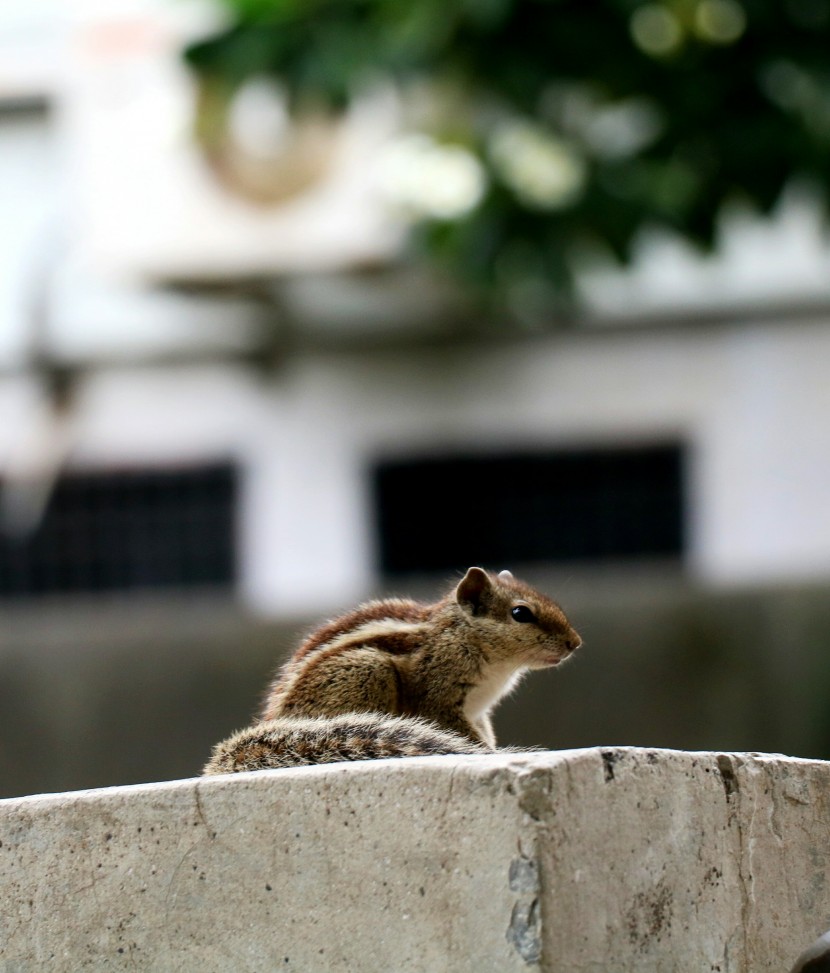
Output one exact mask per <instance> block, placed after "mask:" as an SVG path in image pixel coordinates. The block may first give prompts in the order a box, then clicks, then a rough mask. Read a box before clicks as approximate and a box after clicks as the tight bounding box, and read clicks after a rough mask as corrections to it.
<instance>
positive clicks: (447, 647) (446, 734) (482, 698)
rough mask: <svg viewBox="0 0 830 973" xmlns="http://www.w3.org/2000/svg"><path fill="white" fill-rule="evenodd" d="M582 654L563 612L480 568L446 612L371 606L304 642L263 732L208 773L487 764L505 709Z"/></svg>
mask: <svg viewBox="0 0 830 973" xmlns="http://www.w3.org/2000/svg"><path fill="white" fill-rule="evenodd" d="M581 644H582V639H581V638H580V637H579V635H578V634H577V632H576V631H575V630H574V629H573V628H572V626H571V624H570V623H569V622H568V619H567V618H566V617H565V614H564V612H563V611H562V609H561V608H560V607H559V606H558V605H557V604H556V603H555V602H553V601H551V600H550V599H549V598H547V597H545V595H543V594H541V593H540V592H538V591H536V590H535V589H534V588H531V587H530V586H529V585H527V584H524V583H523V582H521V581H518V580H517V579H515V578H514V577H513V575H512V574H511V573H510V572H509V571H502V572H501V573H500V574H498V575H493V574H489V573H488V572H487V571H484V570H483V569H482V568H475V567H474V568H470V569H469V571H467V573H466V574H465V575H464V577H463V578H462V580H461V581H460V582H459V583H458V585H457V586H456V587H455V588H454V590H452V591H450V592H449V593H448V594H447V595H446V596H445V597H444V598H442V599H441V600H440V601H438V602H436V603H434V604H424V603H422V602H417V601H410V600H407V599H400V598H392V599H387V600H384V601H370V602H368V603H366V604H364V605H361V606H360V607H358V608H356V609H355V610H354V611H351V612H349V613H347V614H345V615H343V616H342V617H340V618H337V619H334V620H333V621H331V622H329V623H328V624H326V625H323V626H322V628H320V629H318V630H316V631H314V632H312V633H311V634H310V635H309V636H308V637H307V638H306V639H305V641H304V642H302V643H301V645H300V647H299V648H298V649H297V651H296V652H295V653H294V655H293V656H292V657H291V658H290V659H289V660H288V662H287V663H286V664H285V665H284V666H283V667H282V669H281V670H280V672H279V673H278V674H277V676H276V678H275V679H274V681H273V682H272V684H271V686H270V688H269V690H268V693H267V696H266V698H265V703H264V706H263V708H262V712H261V715H260V720H259V722H257V723H255V724H254V725H253V726H251V727H249V728H248V729H246V730H241V731H240V732H239V733H236V734H234V735H233V736H232V737H230V738H229V739H227V740H225V741H223V742H221V743H219V744H217V746H216V747H215V748H214V751H213V756H212V758H211V760H210V761H209V762H208V764H207V765H206V767H205V768H204V773H205V774H224V773H231V772H234V771H243V770H262V769H265V768H268V767H291V766H297V765H300V764H318V763H331V762H335V761H340V760H367V759H372V758H378V757H396V756H418V755H426V754H442V753H443V754H445V753H487V752H489V751H492V750H494V749H495V747H496V738H495V735H494V733H493V727H492V723H491V721H490V712H491V711H492V709H493V708H494V707H495V705H496V703H497V702H498V701H499V700H500V699H501V698H502V697H503V696H505V695H506V694H507V693H509V692H510V691H511V690H512V689H513V688H514V687H515V686H516V685H517V683H518V681H519V679H520V678H521V676H522V675H523V673H524V672H526V671H527V670H529V669H544V668H547V667H549V666H555V665H558V664H559V663H560V662H562V661H563V660H564V659H566V658H567V657H568V656H569V655H570V654H571V653H572V652H574V651H575V650H576V649H577V648H579V646H580V645H581Z"/></svg>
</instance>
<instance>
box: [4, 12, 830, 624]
mask: <svg viewBox="0 0 830 973" xmlns="http://www.w3.org/2000/svg"><path fill="white" fill-rule="evenodd" d="M30 6H31V7H32V9H34V8H35V7H36V6H37V5H36V4H32V5H30ZM47 6H48V5H47ZM174 6H175V5H174ZM44 9H45V8H44ZM78 11H80V13H78ZM76 15H77V16H76V19H75V20H73V21H72V22H71V23H69V22H67V24H66V25H65V30H66V33H65V35H64V37H63V40H62V41H58V40H56V39H55V37H54V35H53V34H52V35H50V38H49V44H50V45H52V46H51V47H50V48H49V50H50V51H51V50H54V49H59V50H61V51H64V53H65V52H66V50H68V49H69V45H70V39H71V40H72V45H73V46H72V48H71V51H72V53H71V57H70V56H69V55H67V57H66V74H65V75H64V74H61V75H60V76H59V77H61V78H64V81H63V82H62V81H60V80H58V81H56V80H55V76H54V74H49V78H48V80H43V79H41V80H39V81H36V82H32V83H31V85H30V87H29V88H27V89H26V92H25V94H26V96H27V97H28V96H30V95H32V94H38V93H39V94H41V95H43V96H44V97H47V98H48V99H49V100H50V101H51V102H53V103H54V104H55V105H56V107H57V112H56V115H54V116H53V115H48V114H45V113H41V112H37V111H34V112H32V111H29V112H11V111H8V112H6V113H5V114H3V115H0V211H2V212H3V214H4V218H3V221H2V224H0V255H2V256H3V261H2V266H3V273H2V276H0V369H2V370H3V371H2V372H0V478H2V477H3V476H4V475H6V474H7V473H8V472H9V470H11V469H13V468H15V464H19V463H20V462H21V456H22V457H23V460H22V461H23V462H24V463H25V460H26V450H27V449H28V448H29V443H30V437H31V435H32V433H31V428H32V424H33V423H35V422H36V421H38V420H37V404H38V402H39V401H41V399H42V389H41V385H40V379H39V377H38V374H37V373H34V372H33V371H32V370H31V367H30V366H31V364H32V356H31V351H32V347H31V346H32V340H33V335H34V334H35V333H36V332H35V331H33V321H34V320H35V319H38V315H39V316H40V317H39V320H40V328H41V331H40V332H39V337H38V341H39V345H38V348H39V350H40V353H43V352H46V353H48V355H49V356H51V357H52V359H53V360H55V361H58V362H62V363H69V364H70V365H72V366H73V367H75V368H77V369H80V371H79V372H78V375H77V378H76V391H75V397H74V405H73V420H72V430H71V442H70V443H68V444H67V443H63V445H62V447H61V448H62V449H65V451H66V454H67V459H66V463H67V467H68V468H69V469H77V470H80V469H84V470H93V469H100V470H104V469H109V468H118V467H124V466H131V467H140V466H147V467H163V466H165V465H171V464H172V465H176V464H181V463H183V462H185V463H187V462H194V463H195V462H211V461H214V460H216V459H222V460H224V459H231V460H233V461H234V462H236V463H237V464H238V465H239V467H240V469H241V470H242V473H243V479H242V483H243V490H242V499H241V506H240V510H239V520H238V529H239V538H240V552H241V560H240V565H239V589H240V593H241V595H242V596H243V598H244V599H245V600H246V602H247V603H249V604H250V605H252V606H255V607H256V608H258V609H260V610H262V611H265V612H268V613H281V612H298V611H306V610H312V611H316V610H319V609H320V608H321V607H322V606H326V605H334V604H337V603H344V602H348V601H350V600H353V599H357V598H360V597H362V596H364V595H365V594H366V593H367V592H368V591H370V590H371V589H372V587H373V586H374V585H375V584H376V583H377V580H378V579H377V570H376V567H375V557H374V555H375V551H374V547H373V545H374V541H373V537H372V523H373V511H372V498H371V492H370V484H369V472H368V471H369V469H370V467H371V464H372V463H373V462H375V461H377V460H380V459H383V458H384V457H393V456H405V455H407V454H409V453H416V452H418V453H422V452H429V451H432V450H437V451H441V452H443V453H451V452H452V451H454V450H457V451H459V452H464V451H468V450H470V449H475V450H486V449H493V450H500V449H507V448H516V447H521V448H525V449H530V450H535V449H538V450H539V451H545V450H549V449H554V448H557V447H559V446H582V445H586V446H591V445H614V444H628V443H650V442H655V441H666V440H671V441H677V442H679V443H683V444H686V445H688V446H689V447H690V462H689V468H688V477H689V484H688V493H689V501H690V509H689V514H690V518H691V522H690V525H689V532H688V533H689V549H688V552H687V559H686V567H687V568H688V570H689V572H690V573H691V574H692V575H693V576H694V577H696V578H697V579H700V580H703V581H705V582H711V583H742V582H746V581H758V580H787V579H794V578H805V577H816V578H820V577H827V576H830V508H829V507H828V504H827V497H828V496H830V441H828V433H827V427H828V425H830V383H828V382H827V379H826V370H827V362H830V273H828V270H830V249H828V247H827V244H826V241H825V239H824V238H823V236H822V234H821V230H820V225H819V223H818V221H817V220H816V219H815V218H814V216H813V214H812V210H811V208H810V205H809V201H808V199H807V197H806V196H804V197H798V198H796V197H793V199H791V200H790V202H789V203H788V204H787V205H786V206H785V207H783V208H782V210H781V212H780V213H779V214H778V216H777V217H776V218H775V219H773V220H772V221H770V222H761V221H759V220H756V219H752V218H750V217H748V216H736V217H735V218H734V219H732V220H731V221H730V222H729V223H728V224H727V226H726V227H725V230H724V235H723V241H722V246H721V249H720V253H719V256H718V257H717V259H713V260H707V261H704V260H702V259H701V258H697V257H695V256H693V255H691V254H690V253H688V252H687V251H686V250H685V249H684V248H683V247H682V246H680V245H679V244H677V243H676V242H674V241H666V240H660V241H653V242H652V243H649V244H644V247H643V253H642V259H641V260H640V261H639V262H638V264H637V265H636V266H635V267H634V268H633V270H632V271H631V272H629V273H625V274H622V273H619V272H614V273H612V272H609V271H605V270H602V271H599V270H598V271H594V272H592V273H587V274H586V276H585V278H584V281H583V287H584V291H585V296H586V301H587V304H588V307H589V309H591V313H590V314H589V323H588V325H586V327H585V328H584V329H582V330H580V331H574V332H563V333H560V334H549V335H542V334H525V335H520V336H517V338H516V340H515V341H512V342H510V343H505V342H490V341H484V340H481V341H479V342H477V343H476V342H473V341H470V340H466V341H461V340H458V341H456V342H454V343H450V344H445V345H442V346H441V347H430V345H429V344H428V343H418V342H417V341H412V340H411V339H412V338H413V336H415V337H417V327H418V324H419V321H420V322H421V324H423V323H424V321H423V319H424V317H425V314H426V312H429V313H432V311H434V312H435V314H436V315H437V313H438V308H440V307H441V306H442V305H441V299H440V297H441V296H440V294H437V293H436V290H435V288H430V287H425V286H423V285H422V284H420V283H419V282H418V281H417V280H415V281H414V283H413V281H411V280H410V281H409V283H408V285H407V286H409V287H410V288H411V290H410V291H409V292H406V291H401V290H400V289H393V290H392V291H391V292H390V293H388V294H384V292H383V290H382V288H381V287H379V286H378V287H375V288H374V289H373V287H372V286H371V285H370V284H368V283H361V282H360V281H359V280H358V281H354V280H349V279H341V280H340V281H339V282H338V281H336V280H335V281H332V280H331V279H329V280H325V279H321V278H319V277H317V276H311V272H312V271H314V272H319V271H321V270H328V269H331V268H334V267H347V266H349V265H352V264H362V263H365V262H366V261H370V260H371V261H379V260H382V259H384V258H387V257H391V256H393V255H394V253H395V248H396V246H397V243H398V241H399V239H400V226H398V225H396V224H395V222H394V220H391V219H390V216H389V213H388V212H387V211H386V210H385V209H384V208H383V207H382V203H381V201H380V200H379V199H375V198H374V197H372V198H371V199H370V195H371V194H370V193H369V190H370V189H371V186H370V185H369V182H368V181H367V178H368V174H369V173H370V169H371V166H369V165H368V160H369V159H370V158H371V157H372V155H373V153H374V151H375V148H376V147H377V146H378V145H379V144H380V141H379V140H382V138H384V137H388V134H389V132H390V131H391V130H392V128H393V124H392V121H391V120H390V118H391V116H390V117H387V116H385V115H384V114H383V112H384V111H386V108H383V110H382V111H381V112H380V114H377V113H372V112H367V115H366V117H361V118H359V119H356V120H355V121H354V125H353V127H352V128H351V129H350V132H349V135H348V139H347V142H348V146H347V148H348V151H346V156H347V157H348V158H345V157H344V159H345V161H344V162H343V165H342V167H340V168H338V169H337V171H336V174H335V175H333V176H332V178H331V180H330V181H328V182H327V183H326V184H325V186H323V187H321V188H320V189H319V192H318V194H317V195H316V196H315V195H314V193H312V194H311V195H310V196H308V197H304V198H301V199H298V200H296V201H295V202H292V203H289V204H286V205H285V206H284V207H282V208H280V209H275V210H273V211H266V212H260V211H257V210H255V209H253V208H252V207H251V206H250V205H249V204H247V203H244V202H241V201H238V200H233V199H231V198H230V197H229V196H227V195H226V194H224V193H223V192H222V191H221V190H220V189H219V187H218V185H216V184H215V183H213V182H211V180H210V177H209V175H208V172H207V170H206V168H205V167H204V165H203V164H202V162H201V160H200V159H199V157H198V155H197V153H196V151H195V149H194V148H193V147H192V145H191V143H190V141H189V139H188V136H187V126H188V124H189V114H188V112H189V107H190V100H189V99H190V98H191V97H192V93H191V92H190V91H189V88H188V83H187V80H186V77H185V75H184V72H183V71H182V69H181V68H180V67H179V66H178V65H177V64H176V62H175V60H174V50H175V44H176V43H177V42H178V38H179V37H180V36H181V34H180V33H177V30H178V28H175V29H174V25H173V21H172V19H171V16H172V15H171V14H170V12H169V8H168V7H167V6H166V5H163V4H160V3H159V4H153V3H143V4H141V3H135V4H131V5H130V6H129V10H128V11H126V8H125V9H120V8H119V11H118V12H117V13H114V12H113V11H112V10H111V9H110V8H103V7H101V8H99V9H96V8H95V7H94V5H89V4H81V5H79V6H78V8H77V10H76ZM4 16H6V15H4ZM130 18H132V19H130ZM7 40H8V38H7ZM0 43H3V33H2V21H1V20H0ZM50 63H52V62H51V61H50ZM27 83H28V82H27ZM4 97H5V98H6V100H7V102H11V101H14V100H19V99H20V97H21V89H20V88H17V87H15V84H13V83H12V82H11V81H6V80H4V79H2V78H0V99H2V98H4ZM0 107H1V106H0ZM344 151H345V150H344ZM349 153H351V155H350V154H349ZM372 191H374V190H372ZM367 194H369V195H367ZM300 270H303V271H305V272H306V273H307V274H308V276H305V277H300V278H299V279H296V280H294V281H293V283H290V284H289V285H287V286H288V288H289V289H288V291H287V292H286V293H287V294H288V296H289V298H290V300H291V302H293V304H292V306H293V307H294V310H295V314H296V321H295V326H294V333H293V334H292V341H293V342H294V344H293V345H292V348H291V351H290V353H286V354H285V356H284V358H283V360H282V362H281V364H280V367H279V368H278V369H277V370H276V371H275V372H274V373H273V375H272V377H271V378H269V379H268V380H267V381H264V380H263V378H262V376H261V374H259V373H257V372H255V371H254V370H252V369H251V368H249V367H248V366H246V365H245V364H243V363H242V362H241V361H240V358H241V356H244V355H245V354H251V355H256V354H257V353H262V352H261V351H260V352H258V349H259V348H260V344H261V342H262V336H263V334H264V333H265V330H264V327H265V324H264V321H263V313H264V312H263V307H262V306H261V304H258V303H257V302H256V301H254V300H250V299H247V298H246V297H245V296H244V295H242V296H239V295H237V296H235V297H233V296H231V297H224V298H222V299H221V300H219V299H217V298H216V297H211V296H209V295H207V294H205V293H202V294H201V296H193V295H192V294H190V295H184V294H181V293H178V294H174V293H170V292H165V291H161V290H153V289H150V288H148V287H147V286H146V284H144V283H142V281H146V280H147V279H148V278H152V277H166V278H188V279H190V280H191V281H192V280H193V279H195V278H201V279H202V280H204V279H209V278H211V277H218V278H222V279H224V280H227V279H229V278H234V277H235V276H240V277H246V276H250V275H252V274H263V273H268V274H271V275H274V276H275V277H277V276H281V275H287V274H289V273H295V272H298V271H300ZM113 271H117V272H118V273H117V274H115V275H113V274H112V272H113ZM399 307H400V314H399V317H400V318H401V319H403V320H405V321H407V322H408V324H409V327H408V330H407V332H406V334H405V335H404V337H406V338H407V339H408V340H407V342H406V343H402V341H401V340H399V339H400V336H399V335H398V334H397V332H396V330H395V329H394V328H387V329H384V330H382V331H380V330H377V328H375V330H374V331H373V330H372V327H371V323H372V322H373V321H374V322H384V321H386V320H387V319H388V317H389V315H390V313H394V314H398V308H399ZM776 308H777V310H776ZM410 317H411V320H410ZM644 321H645V322H647V324H643V322H644ZM304 328H305V329H306V330H305V331H304V330H303V329H304ZM327 335H328V336H329V337H330V338H331V340H327V338H326V336H327ZM367 337H371V338H372V342H371V343H370V344H371V347H368V346H367V347H364V348H363V349H362V350H360V347H359V346H360V343H361V340H362V339H366V338H367ZM334 338H337V340H336V341H335V340H334ZM347 338H349V340H346V339H347ZM306 339H309V340H306ZM310 339H313V340H310ZM446 502H447V503H448V504H452V503H454V502H455V498H453V497H451V496H448V497H447V498H446Z"/></svg>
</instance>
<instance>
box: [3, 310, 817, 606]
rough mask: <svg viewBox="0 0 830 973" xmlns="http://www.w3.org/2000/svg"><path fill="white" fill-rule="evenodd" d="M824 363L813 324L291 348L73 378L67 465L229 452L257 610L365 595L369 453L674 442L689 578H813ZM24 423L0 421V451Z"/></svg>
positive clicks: (369, 569)
mask: <svg viewBox="0 0 830 973" xmlns="http://www.w3.org/2000/svg"><path fill="white" fill-rule="evenodd" d="M828 363H830V326H828V325H825V324H824V323H822V322H818V321H816V322H782V323H781V324H780V325H772V324H762V325H754V326H753V325H742V326H725V327H711V326H705V327H701V328H699V329H697V330H696V329H694V328H691V327H690V328H686V329H683V330H676V331H671V330H659V329H654V330H643V331H639V332H637V333H620V332H616V333H612V334H607V333H606V334H584V333H580V334H572V335H568V334H564V335H558V336H550V337H537V338H532V339H528V340H520V341H517V342H514V343H508V342H503V343H501V342H498V343H490V342H485V341H482V342H480V343H479V344H473V343H469V344H464V345H458V346H455V347H452V348H440V349H431V350H426V349H420V350H411V351H402V350H401V351H382V352H380V351H376V352H372V353H368V352H367V353H362V354H357V353H334V352H330V353H313V354H312V353H307V354H303V353H299V354H297V355H295V356H294V357H292V358H290V359H289V360H288V361H287V362H286V364H285V365H284V366H283V368H282V369H281V370H280V371H278V372H277V373H275V375H274V377H273V378H272V379H270V380H267V381H263V380H262V379H261V378H258V377H255V376H253V375H252V374H251V373H249V372H247V371H246V370H244V369H243V368H241V367H238V366H237V367H234V368H231V367H226V368H223V367H220V366H215V367H211V368H196V367H192V368H178V369H172V368H171V369H168V370H161V369H155V370H132V371H130V370H118V371H113V370H110V371H102V372H100V373H96V374H93V375H92V376H91V377H89V378H87V379H85V380H84V382H83V385H82V390H81V394H80V395H79V399H78V409H77V413H76V419H75V428H74V446H73V448H72V450H71V453H70V458H69V465H70V466H75V467H83V468H107V467H112V466H124V465H143V464H151V465H153V464H170V463H179V462H193V461H202V460H204V461H208V460H213V459H218V458H231V459H234V460H235V461H237V462H238V463H239V464H240V466H241V468H242V470H243V492H242V509H241V511H240V524H239V528H240V533H239V537H240V548H241V582H240V583H241V590H242V594H243V596H244V598H245V599H246V600H247V601H248V602H250V603H251V604H252V605H254V606H256V607H258V608H259V609H262V610H264V611H267V612H269V613H272V612H276V613H279V612H283V611H291V612H294V611H297V610H305V609H308V610H314V609H318V610H319V608H320V607H321V606H324V605H335V604H337V603H343V602H348V601H350V600H353V599H355V598H360V597H362V596H364V595H365V594H366V593H367V592H368V591H369V590H370V589H371V587H372V585H373V584H374V583H375V582H376V580H377V579H376V577H375V574H374V567H373V563H374V562H373V538H372V526H371V525H372V510H371V497H370V494H369V487H370V483H369V479H368V472H369V470H370V468H371V463H372V462H373V461H374V460H377V459H379V458H389V457H393V456H405V455H407V454H411V453H423V452H429V451H433V450H434V451H441V452H453V451H463V452H469V451H471V450H481V451H489V450H495V451H498V450H509V449H539V450H546V449H551V448H556V447H560V446H574V445H619V444H627V443H632V442H637V443H648V442H650V441H656V440H680V441H682V442H684V443H686V444H687V445H688V446H689V447H690V449H689V466H688V477H689V500H690V510H689V514H690V518H691V524H690V535H689V536H690V550H689V552H688V565H687V567H688V569H689V571H690V572H691V573H692V574H693V575H694V576H695V577H697V578H699V579H700V580H702V581H705V582H712V583H740V582H745V581H762V580H780V579H793V578H805V577H822V576H827V575H830V506H829V505H828V503H827V498H828V496H830V435H828V427H830V383H828V382H827V380H826V371H827V368H828ZM27 402H31V388H30V387H29V386H28V383H26V382H23V381H21V380H16V381H14V382H12V381H7V382H5V383H3V384H2V385H0V403H2V408H3V415H4V416H5V417H12V416H17V417H18V418H19V417H21V416H24V415H25V414H26V412H27V410H26V403H27ZM23 428H25V427H24V426H23V425H19V424H18V422H17V421H15V422H13V423H10V424H5V423H4V428H3V430H2V432H0V441H2V445H3V447H4V448H3V449H2V450H0V462H2V461H8V458H9V456H11V455H13V454H14V448H13V447H14V441H15V440H16V439H17V438H18V437H17V436H16V435H15V429H17V430H18V431H20V432H22V430H23ZM0 473H2V470H0ZM454 500H455V498H453V497H451V496H448V497H447V498H446V501H447V503H453V502H454Z"/></svg>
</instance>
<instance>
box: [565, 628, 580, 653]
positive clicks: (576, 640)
mask: <svg viewBox="0 0 830 973" xmlns="http://www.w3.org/2000/svg"><path fill="white" fill-rule="evenodd" d="M580 645H582V639H581V638H580V636H579V635H577V634H576V632H574V633H573V635H569V636H568V637H567V638H566V639H565V648H566V649H567V650H568V652H576V650H577V649H578V648H579V647H580Z"/></svg>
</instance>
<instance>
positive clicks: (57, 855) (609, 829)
mask: <svg viewBox="0 0 830 973" xmlns="http://www.w3.org/2000/svg"><path fill="white" fill-rule="evenodd" d="M829 820H830V764H826V763H822V762H817V761H804V760H795V759H790V758H786V757H777V756H764V755H749V754H732V755H726V754H713V753H683V752H678V751H665V750H637V749H630V748H622V749H605V750H601V749H591V750H577V751H565V752H561V753H538V754H521V755H519V754H513V755H511V754H505V755H498V756H492V757H466V758H452V757H438V758H429V759H417V760H400V761H379V762H376V763H365V764H351V765H336V766H330V767H325V768H303V769H301V770H296V771H276V772H269V771H265V772H261V773H258V774H250V775H236V776H233V777H218V778H213V779H206V780H186V781H176V782H171V783H166V784H151V785H140V786H135V787H122V788H112V789H108V790H99V791H81V792H76V793H66V794H56V795H46V796H41V797H32V798H19V799H14V800H8V801H3V802H0V843H1V844H0V901H1V902H2V907H0V971H3V973H12V971H14V973H18V971H24V970H25V971H29V970H35V969H37V970H61V971H64V970H65V971H80V970H125V971H126V970H142V971H165V973H167V971H172V970H175V971H184V973H187V971H198V973H225V971H227V973H248V971H250V973H253V971H257V973H259V971H263V973H264V971H273V970H300V971H303V973H314V971H326V973H327V971H349V973H361V971H366V973H370V971H371V973H415V971H418V973H442V971H452V973H455V971H467V970H469V971H477V973H479V971H480V973H487V971H493V973H509V971H511V970H516V971H518V970H534V969H537V970H541V971H550V973H577V971H578V973H586V971H595V973H610V971H613V973H626V971H632V973H633V971H637V973H644V971H655V973H657V971H660V973H672V971H689V973H700V971H720V973H727V971H728V973H737V971H746V973H767V971H769V973H773V971H775V973H779V971H780V973H786V971H787V970H788V969H789V967H790V966H791V964H792V962H793V961H794V960H795V957H796V956H797V955H798V954H799V953H800V952H801V950H802V949H803V948H804V947H805V946H806V945H808V944H809V943H810V942H811V941H812V940H813V939H814V938H815V936H816V935H818V934H819V933H820V932H823V931H824V929H825V928H826V927H827V926H830V829H828V821H829Z"/></svg>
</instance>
